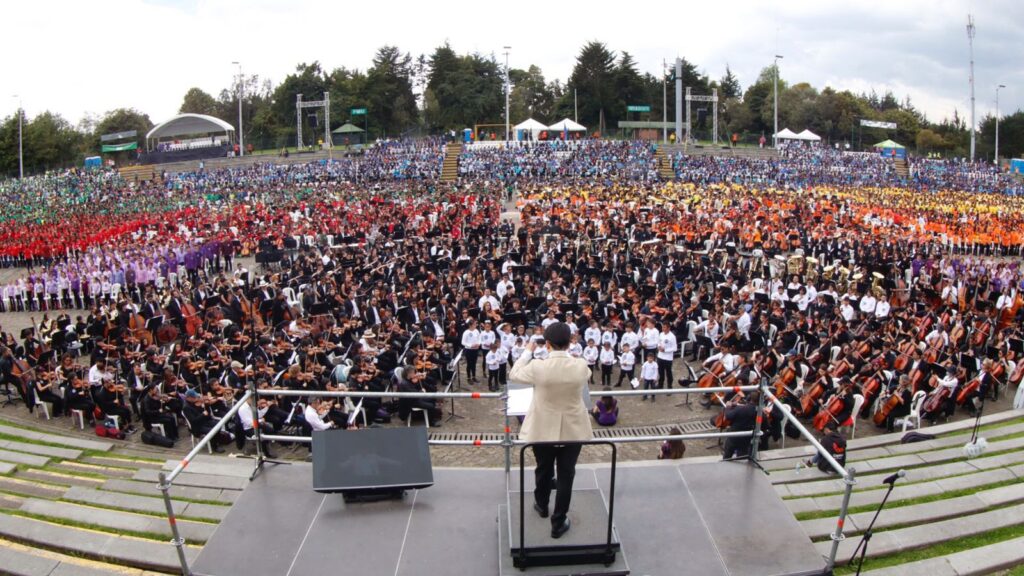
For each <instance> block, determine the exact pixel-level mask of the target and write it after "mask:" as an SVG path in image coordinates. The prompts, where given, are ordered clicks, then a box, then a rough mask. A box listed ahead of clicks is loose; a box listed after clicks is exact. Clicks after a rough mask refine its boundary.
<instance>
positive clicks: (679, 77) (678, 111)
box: [676, 58, 683, 144]
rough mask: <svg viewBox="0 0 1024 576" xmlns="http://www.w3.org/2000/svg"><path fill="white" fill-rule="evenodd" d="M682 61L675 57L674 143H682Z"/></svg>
mask: <svg viewBox="0 0 1024 576" xmlns="http://www.w3.org/2000/svg"><path fill="white" fill-rule="evenodd" d="M682 138H683V61H682V59H680V58H676V144H680V143H683V142H682Z"/></svg>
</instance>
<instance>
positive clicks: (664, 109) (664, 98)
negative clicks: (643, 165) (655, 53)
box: [661, 58, 668, 142]
mask: <svg viewBox="0 0 1024 576" xmlns="http://www.w3.org/2000/svg"><path fill="white" fill-rule="evenodd" d="M661 141H662V142H668V64H667V63H666V62H665V59H664V58H662V59H661Z"/></svg>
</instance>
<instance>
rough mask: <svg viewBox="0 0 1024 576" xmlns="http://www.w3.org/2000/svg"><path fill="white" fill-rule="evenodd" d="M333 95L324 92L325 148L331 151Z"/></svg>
mask: <svg viewBox="0 0 1024 576" xmlns="http://www.w3.org/2000/svg"><path fill="white" fill-rule="evenodd" d="M332 144H333V143H332V142H331V93H330V92H324V146H327V149H328V150H330V149H331V145H332Z"/></svg>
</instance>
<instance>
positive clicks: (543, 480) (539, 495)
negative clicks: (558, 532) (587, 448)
mask: <svg viewBox="0 0 1024 576" xmlns="http://www.w3.org/2000/svg"><path fill="white" fill-rule="evenodd" d="M582 447H583V446H582V445H581V444H545V445H540V446H534V447H533V456H534V458H536V459H537V470H536V471H535V472H534V480H535V482H536V488H535V489H534V491H533V498H534V500H535V501H536V502H537V505H538V506H540V507H541V508H544V509H547V507H548V502H549V501H550V500H551V489H552V488H556V490H557V491H556V493H555V509H554V510H553V511H552V512H551V525H552V526H561V525H562V523H563V522H565V515H566V514H568V512H569V503H570V502H571V501H572V482H573V479H575V477H576V460H577V459H579V457H580V449H581V448H582ZM556 465H557V467H558V482H557V486H553V484H555V467H556Z"/></svg>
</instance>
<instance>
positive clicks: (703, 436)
mask: <svg viewBox="0 0 1024 576" xmlns="http://www.w3.org/2000/svg"><path fill="white" fill-rule="evenodd" d="M753 436H754V431H753V430H747V431H741V432H695V433H693V434H674V435H673V434H653V435H650V436H623V437H620V438H598V440H601V441H602V442H610V443H612V444H629V443H633V442H659V441H665V440H709V439H711V438H743V437H753ZM263 439H264V440H267V441H274V442H299V443H302V444H309V443H311V442H312V441H313V437H312V436H274V435H270V434H264V435H263ZM511 442H512V444H514V445H516V446H521V445H524V444H529V442H527V441H526V440H512V441H511ZM427 444H429V445H430V446H503V445H504V444H505V441H504V440H483V439H481V438H476V439H474V440H427Z"/></svg>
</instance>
